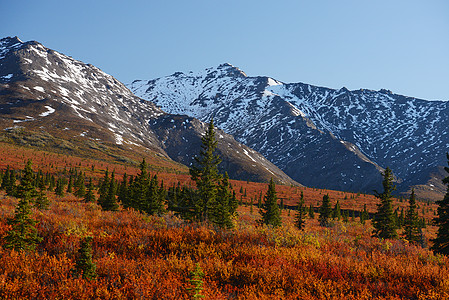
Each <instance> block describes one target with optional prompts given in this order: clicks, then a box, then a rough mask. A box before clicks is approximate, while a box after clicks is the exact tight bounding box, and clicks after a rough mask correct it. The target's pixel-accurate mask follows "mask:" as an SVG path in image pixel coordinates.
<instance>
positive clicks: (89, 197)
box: [83, 178, 95, 203]
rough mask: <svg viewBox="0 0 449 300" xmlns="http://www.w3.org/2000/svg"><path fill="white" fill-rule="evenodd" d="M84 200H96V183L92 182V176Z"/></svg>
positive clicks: (87, 201)
mask: <svg viewBox="0 0 449 300" xmlns="http://www.w3.org/2000/svg"><path fill="white" fill-rule="evenodd" d="M83 200H84V202H86V203H89V202H95V195H94V184H93V182H92V178H90V180H89V185H88V186H87V192H86V194H85V195H84V199H83Z"/></svg>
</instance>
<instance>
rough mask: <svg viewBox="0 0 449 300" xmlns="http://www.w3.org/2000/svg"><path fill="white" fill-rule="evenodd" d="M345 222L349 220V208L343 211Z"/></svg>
mask: <svg viewBox="0 0 449 300" xmlns="http://www.w3.org/2000/svg"><path fill="white" fill-rule="evenodd" d="M343 222H345V223H348V222H349V211H347V210H344V211H343Z"/></svg>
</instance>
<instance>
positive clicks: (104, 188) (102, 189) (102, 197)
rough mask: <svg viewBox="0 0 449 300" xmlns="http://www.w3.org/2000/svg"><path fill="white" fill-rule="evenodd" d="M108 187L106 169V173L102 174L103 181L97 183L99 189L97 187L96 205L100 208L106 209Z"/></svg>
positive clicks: (107, 171)
mask: <svg viewBox="0 0 449 300" xmlns="http://www.w3.org/2000/svg"><path fill="white" fill-rule="evenodd" d="M109 185H110V182H109V170H108V169H106V172H105V173H104V177H103V180H101V182H99V187H98V200H97V203H98V205H100V206H101V207H102V208H103V207H107V204H106V201H107V196H108V192H109ZM103 210H104V208H103Z"/></svg>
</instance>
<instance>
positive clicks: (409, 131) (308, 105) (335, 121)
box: [128, 64, 449, 195]
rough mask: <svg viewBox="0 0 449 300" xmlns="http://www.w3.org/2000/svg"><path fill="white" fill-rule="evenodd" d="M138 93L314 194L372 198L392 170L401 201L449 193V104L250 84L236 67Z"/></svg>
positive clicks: (155, 83)
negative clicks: (448, 189) (413, 193)
mask: <svg viewBox="0 0 449 300" xmlns="http://www.w3.org/2000/svg"><path fill="white" fill-rule="evenodd" d="M128 87H129V88H130V89H131V90H132V91H133V92H134V93H135V94H136V95H138V96H139V97H141V98H143V99H147V100H150V101H152V102H154V103H156V104H157V105H158V106H160V107H161V108H162V109H163V110H165V111H167V112H170V113H178V114H187V115H189V116H192V117H196V118H198V119H200V120H203V121H204V120H208V119H209V118H210V117H211V116H213V117H214V119H215V120H216V123H217V126H219V127H220V128H222V129H223V130H224V131H226V132H227V133H230V134H232V135H233V136H234V137H235V138H236V139H237V140H238V141H240V142H242V143H244V144H246V145H248V146H249V147H251V148H253V149H255V150H257V151H259V152H261V153H262V154H263V155H265V156H266V157H267V158H268V159H269V160H271V161H272V162H273V163H275V164H276V165H277V166H279V167H280V168H281V169H282V170H283V171H285V172H286V173H287V174H288V175H290V176H291V177H292V178H293V179H295V180H297V181H298V182H300V183H303V184H305V185H308V186H317V187H318V186H319V187H327V188H333V189H342V190H354V191H357V190H360V191H372V190H373V189H379V188H380V186H379V183H380V180H381V179H380V173H379V172H380V171H381V170H382V168H385V167H387V166H389V167H390V168H392V169H393V171H394V173H395V175H396V176H397V179H398V187H399V190H400V191H406V190H408V189H409V187H410V186H417V187H419V189H420V190H421V192H423V193H422V194H423V195H424V193H426V192H427V193H429V192H430V193H432V192H435V193H437V194H440V193H441V192H443V190H442V189H443V188H444V187H442V186H441V185H435V184H434V183H435V182H438V180H436V179H435V176H438V175H436V174H439V173H441V172H439V171H438V167H439V166H441V165H445V152H446V151H448V150H449V130H448V128H449V118H448V117H447V116H448V115H449V102H444V101H425V100H420V99H415V98H411V97H405V96H401V95H395V94H393V93H391V92H390V91H387V90H381V91H371V90H356V91H349V90H347V89H346V88H342V89H340V90H333V89H329V88H322V87H316V86H312V85H308V84H303V83H291V84H285V83H282V82H279V81H277V80H275V79H272V78H270V77H248V76H246V74H245V73H244V72H243V71H241V70H239V69H238V68H236V67H234V66H232V65H230V64H223V65H220V66H218V67H216V68H209V69H206V70H205V71H202V72H197V73H193V72H190V73H187V74H184V73H175V74H173V75H170V76H167V77H163V78H159V79H154V80H149V81H142V80H136V81H134V82H133V83H131V84H129V85H128ZM432 182H433V183H432Z"/></svg>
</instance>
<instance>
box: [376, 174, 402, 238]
mask: <svg viewBox="0 0 449 300" xmlns="http://www.w3.org/2000/svg"><path fill="white" fill-rule="evenodd" d="M383 178H384V179H383V181H382V185H383V188H384V191H383V192H382V193H379V192H377V191H376V192H375V196H376V197H377V198H379V199H380V203H379V204H378V205H377V213H376V216H375V218H374V220H373V226H374V231H373V235H374V236H376V237H379V238H383V239H393V238H397V236H398V234H397V232H396V222H395V218H394V211H393V205H392V203H393V199H392V197H393V196H392V192H393V191H394V190H395V189H396V186H394V184H393V179H394V177H393V172H392V171H391V169H390V168H388V167H387V168H386V169H385V172H384V174H383Z"/></svg>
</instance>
